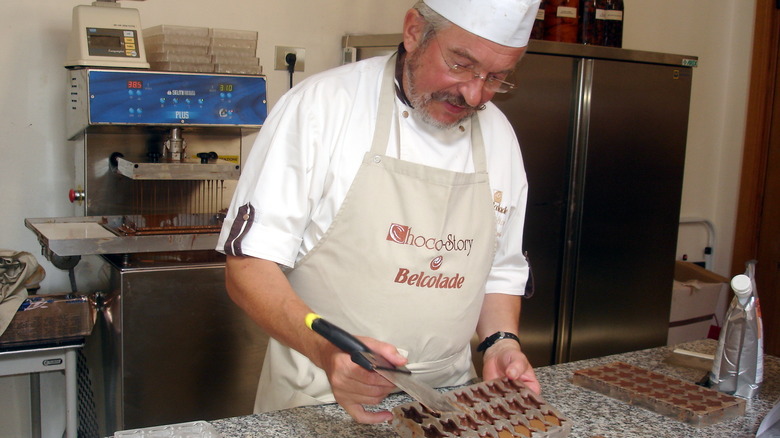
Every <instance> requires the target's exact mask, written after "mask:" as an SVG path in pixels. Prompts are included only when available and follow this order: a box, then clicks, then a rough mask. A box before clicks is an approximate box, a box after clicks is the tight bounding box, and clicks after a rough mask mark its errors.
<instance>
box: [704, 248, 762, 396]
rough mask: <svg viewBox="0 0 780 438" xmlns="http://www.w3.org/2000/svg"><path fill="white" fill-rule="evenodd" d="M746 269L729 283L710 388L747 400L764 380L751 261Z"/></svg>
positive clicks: (757, 306)
mask: <svg viewBox="0 0 780 438" xmlns="http://www.w3.org/2000/svg"><path fill="white" fill-rule="evenodd" d="M747 266H748V267H747V271H746V272H745V274H740V275H736V276H734V278H733V279H732V280H731V289H732V290H733V291H734V298H733V299H732V301H731V305H729V309H728V312H727V313H726V321H725V323H724V325H723V329H722V330H721V332H720V338H719V339H718V348H717V350H716V352H715V358H714V360H713V362H712V371H711V372H710V386H711V387H712V388H715V389H717V390H718V391H721V392H724V393H726V394H732V395H736V396H739V397H744V398H751V397H753V396H755V395H757V394H758V389H759V387H760V386H761V382H762V380H763V377H764V376H763V374H764V345H763V328H762V325H761V306H760V305H759V301H758V295H757V294H756V282H755V275H754V274H755V261H751V262H748V264H747Z"/></svg>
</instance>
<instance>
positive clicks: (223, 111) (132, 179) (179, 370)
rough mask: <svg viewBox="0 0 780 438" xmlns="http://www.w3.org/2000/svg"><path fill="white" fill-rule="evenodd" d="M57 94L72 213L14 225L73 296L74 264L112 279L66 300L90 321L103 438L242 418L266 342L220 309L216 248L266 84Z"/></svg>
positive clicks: (93, 71)
mask: <svg viewBox="0 0 780 438" xmlns="http://www.w3.org/2000/svg"><path fill="white" fill-rule="evenodd" d="M67 92H68V96H67V100H68V102H67V104H68V106H67V134H68V138H69V140H71V143H72V144H74V145H75V148H76V186H75V187H73V188H72V189H71V191H70V193H69V197H70V200H71V202H73V203H74V205H76V208H77V209H78V211H77V213H76V216H74V217H62V218H37V219H36V218H28V219H26V220H25V224H26V226H27V227H28V228H29V229H30V230H32V231H33V232H34V233H35V234H36V235H37V237H38V240H39V242H40V243H41V246H42V248H43V254H44V256H45V257H46V258H47V259H49V260H50V261H52V263H53V264H54V265H55V266H57V267H58V268H60V269H67V270H69V272H70V275H71V286H72V288H73V289H74V292H76V289H77V287H76V284H77V281H76V280H77V279H76V278H75V274H74V269H73V268H74V266H75V265H76V264H77V263H78V262H79V260H80V259H81V257H82V256H97V258H99V259H100V260H101V262H102V263H105V265H104V266H105V267H106V270H107V271H108V272H110V275H109V276H108V277H109V280H108V281H107V283H108V284H107V285H106V286H105V290H99V291H94V290H87V291H78V292H79V293H90V294H92V293H94V294H95V296H96V297H97V299H96V301H97V302H98V308H99V309H100V312H99V318H98V321H97V323H96V326H95V330H93V333H92V335H91V336H90V337H89V338H88V339H87V343H86V346H85V352H86V355H87V359H88V362H89V364H90V370H91V372H92V374H93V376H94V377H93V380H94V381H95V383H94V386H95V399H96V402H97V403H96V404H97V415H96V416H97V418H98V420H97V421H98V423H99V424H100V426H101V432H102V435H103V436H105V435H111V434H113V433H114V432H115V431H117V430H125V429H130V428H140V427H148V426H154V425H160V424H173V423H179V422H187V421H194V420H212V419H217V418H226V417H231V416H237V415H246V414H249V413H251V412H252V407H253V402H254V396H255V388H256V385H257V379H258V376H259V373H260V368H261V365H262V359H263V357H262V356H263V355H264V353H265V343H266V342H267V336H266V335H265V334H264V333H262V332H261V330H260V329H259V328H257V326H256V325H255V324H253V323H252V321H251V320H249V318H248V317H246V315H244V314H243V312H242V311H241V310H240V309H238V307H237V306H235V305H234V304H233V303H232V302H231V301H230V299H229V297H228V296H227V293H226V291H225V286H224V257H223V256H222V255H221V254H219V253H217V252H216V251H214V247H215V246H216V241H217V237H218V233H219V230H220V227H221V220H222V218H223V217H224V213H225V211H226V208H227V206H228V205H229V203H230V200H231V197H232V194H233V191H234V189H235V185H236V182H237V179H238V177H239V175H240V170H241V154H242V147H245V146H247V145H246V143H249V142H250V141H251V139H252V138H253V137H254V136H255V135H256V134H257V132H258V130H259V129H260V127H261V125H262V124H263V122H264V120H265V117H266V113H267V106H266V105H267V104H266V82H265V77H264V76H251V75H227V74H212V73H203V74H201V73H173V72H160V71H148V70H124V69H99V68H79V69H72V70H69V71H68V87H67ZM79 282H80V280H79Z"/></svg>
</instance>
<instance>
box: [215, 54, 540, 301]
mask: <svg viewBox="0 0 780 438" xmlns="http://www.w3.org/2000/svg"><path fill="white" fill-rule="evenodd" d="M387 59H388V57H386V56H383V57H376V58H371V59H368V60H365V61H360V62H357V63H353V64H347V65H344V66H341V67H338V68H335V69H332V70H328V71H326V72H323V73H319V74H316V75H313V76H311V77H309V78H307V79H306V80H304V81H303V82H301V83H300V84H299V85H298V86H296V87H295V88H293V89H292V90H291V91H290V92H288V93H287V94H285V95H284V96H283V97H282V98H281V99H280V101H279V102H278V103H277V105H276V106H274V108H273V109H272V111H271V113H270V114H269V116H268V118H267V120H266V123H265V125H264V126H263V128H261V130H260V133H259V134H258V138H257V141H256V142H255V145H254V147H253V149H252V151H251V152H250V155H249V158H248V160H247V162H246V163H244V164H243V165H242V175H241V180H240V181H239V183H238V186H237V188H236V192H235V195H234V197H233V200H232V202H231V206H230V209H229V211H228V213H227V217H226V218H225V224H224V226H223V228H222V233H221V235H220V239H219V241H218V244H217V250H219V251H223V248H224V244H225V242H226V240H227V237H228V233H229V231H230V229H231V227H232V225H233V218H234V217H235V215H236V212H237V211H238V208H239V207H240V206H242V205H244V204H247V203H251V205H252V206H253V208H254V209H255V211H256V215H255V223H253V224H252V227H251V229H250V230H249V231H248V232H247V233H246V234H245V235H244V236H243V237H242V241H241V249H242V254H243V255H247V256H253V257H258V258H262V259H266V260H271V261H274V262H276V263H279V264H281V265H283V266H286V267H293V266H295V263H296V261H298V260H300V259H301V258H302V257H303V256H304V255H306V254H307V253H308V251H309V250H311V248H313V247H314V245H315V244H316V243H317V242H318V241H319V239H320V238H321V237H322V236H323V234H324V233H325V232H326V231H327V229H328V227H329V226H330V223H331V222H332V220H333V217H334V215H335V214H336V212H337V211H338V210H339V207H340V206H341V202H342V201H343V200H344V197H345V196H346V192H347V190H348V189H349V187H350V185H351V184H352V180H353V179H354V176H355V174H356V172H357V170H358V168H359V166H360V163H361V160H362V158H363V155H364V154H365V152H366V151H367V150H368V148H369V147H370V144H371V138H372V135H373V130H374V126H375V123H376V113H377V102H378V99H379V85H380V82H381V73H382V71H383V68H384V65H385V62H386V61H387ZM395 104H396V106H397V107H398V114H404V112H407V114H408V111H409V108H407V107H405V106H404V105H403V104H402V103H401V102H400V100H399V99H395ZM479 118H480V124H481V125H482V132H483V135H484V142H485V149H486V155H487V161H488V166H487V167H488V173H489V175H490V186H491V189H492V191H493V193H494V201H495V202H494V207H495V210H496V219H497V230H496V231H497V233H498V247H497V251H496V256H495V259H494V261H493V269H492V270H491V272H490V275H489V277H488V281H487V284H486V293H506V294H514V295H522V294H523V293H524V290H525V282H526V279H527V277H528V264H527V263H526V260H525V257H524V256H523V254H522V233H523V224H524V220H525V209H526V197H527V189H528V187H527V180H526V174H525V169H524V167H523V162H522V157H521V155H520V148H519V144H518V142H517V139H516V137H515V134H514V130H513V129H512V127H511V125H510V123H509V122H508V121H507V119H506V117H504V115H503V114H502V113H501V112H500V110H498V108H497V107H496V106H495V105H493V104H491V103H488V104H487V108H486V109H485V110H484V111H481V112H480V113H479ZM394 122H395V123H400V129H399V130H396V129H395V127H394V128H393V129H392V130H391V132H392V133H393V134H391V138H390V141H389V143H388V144H389V145H397V144H399V141H398V139H397V138H396V135H395V132H397V131H400V136H401V137H402V141H403V144H404V145H405V148H404V153H403V155H402V156H400V157H399V156H398V151H397V150H395V149H397V148H396V147H395V146H391V147H389V148H388V150H387V155H388V156H391V157H394V158H400V159H403V160H407V161H412V162H416V163H420V164H425V165H428V166H432V167H440V168H444V169H447V170H453V171H459V172H471V171H473V166H472V157H471V144H470V139H469V138H470V123H465V124H464V125H463V128H464V129H463V130H461V129H459V128H457V127H456V128H454V129H452V130H448V131H441V130H438V129H435V128H432V127H429V126H427V125H424V124H422V123H420V122H418V121H417V120H415V119H414V118H413V117H404V116H402V115H401V116H400V117H398V118H397V119H396V120H395V121H394ZM377 204H378V205H381V200H377Z"/></svg>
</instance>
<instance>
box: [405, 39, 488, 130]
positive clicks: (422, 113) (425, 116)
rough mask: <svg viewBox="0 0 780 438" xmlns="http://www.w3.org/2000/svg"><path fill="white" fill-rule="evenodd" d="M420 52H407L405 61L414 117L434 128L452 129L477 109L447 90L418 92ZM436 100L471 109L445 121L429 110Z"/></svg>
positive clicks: (407, 93) (408, 91) (408, 92)
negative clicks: (451, 120)
mask: <svg viewBox="0 0 780 438" xmlns="http://www.w3.org/2000/svg"><path fill="white" fill-rule="evenodd" d="M420 52H421V51H417V52H414V53H411V54H407V55H406V62H404V76H405V77H407V78H408V80H407V81H406V82H407V83H408V84H409V89H408V90H406V96H407V98H408V99H409V102H410V103H411V104H412V107H413V108H412V111H411V112H412V117H413V118H414V119H415V120H417V121H420V122H423V123H425V124H427V125H430V126H433V127H434V128H438V129H451V128H454V127H456V126H458V125H460V124H461V122H463V121H464V120H466V119H468V118H470V117H472V116H473V115H474V114H476V112H477V110H476V109H475V108H472V107H469V106H468V105H467V104H466V102H465V100H464V99H463V97H462V96H455V95H452V94H449V93H445V92H435V93H432V94H421V93H418V92H417V90H416V88H415V86H414V83H415V80H414V78H415V72H416V71H417V69H418V68H419V59H420V56H419V55H418V54H419V53H420ZM436 101H443V102H450V103H452V104H455V105H460V106H466V107H468V108H469V111H466V113H464V114H463V117H461V118H459V119H458V120H455V121H454V122H452V123H444V122H442V121H440V120H436V119H435V118H434V117H433V116H432V115H431V113H430V111H429V110H428V108H429V107H430V104H431V103H433V102H436Z"/></svg>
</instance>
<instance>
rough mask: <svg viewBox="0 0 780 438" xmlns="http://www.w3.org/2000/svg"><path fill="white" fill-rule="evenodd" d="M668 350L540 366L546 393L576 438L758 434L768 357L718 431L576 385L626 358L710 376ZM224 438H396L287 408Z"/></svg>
mask: <svg viewBox="0 0 780 438" xmlns="http://www.w3.org/2000/svg"><path fill="white" fill-rule="evenodd" d="M680 347H683V348H685V349H687V350H692V351H697V352H701V353H710V354H711V353H713V352H714V350H715V347H716V342H715V341H711V340H704V341H696V342H692V343H686V344H683V345H681V346H680ZM671 351H672V349H671V348H669V347H659V348H653V349H649V350H641V351H637V352H632V353H624V354H617V355H612V356H606V357H602V358H597V359H589V360H583V361H577V362H570V363H565V364H559V365H554V366H548V367H540V368H537V369H536V374H537V376H538V378H539V381H540V383H541V384H542V396H543V397H544V398H545V400H546V401H547V402H548V403H549V404H551V405H552V406H555V407H556V408H557V409H558V410H560V411H561V413H563V414H564V415H565V416H567V417H568V418H569V419H570V420H571V421H572V431H571V435H570V436H571V437H572V438H591V437H598V436H603V437H606V438H632V437H654V438H667V437H668V438H672V437H675V438H677V437H685V438H699V437H701V438H704V437H706V438H741V437H754V436H755V434H756V431H757V430H758V426H759V424H760V423H761V420H762V419H763V418H764V415H766V413H767V412H768V411H769V410H770V409H771V408H772V406H773V405H774V404H775V403H776V402H777V401H778V399H779V398H780V358H777V357H770V356H767V357H766V358H765V360H764V383H763V385H762V387H761V391H760V394H759V396H758V397H757V398H754V399H752V400H749V401H748V402H747V411H746V414H745V415H744V416H743V417H740V418H735V419H733V420H728V421H724V422H721V423H718V424H715V425H712V426H706V427H699V428H697V427H693V426H690V425H688V424H685V423H681V422H678V421H676V420H673V419H670V418H668V417H664V416H662V415H660V414H656V413H653V412H650V411H648V410H646V409H644V408H641V407H638V406H633V405H629V404H626V403H624V402H621V401H618V400H616V399H613V398H610V397H607V396H605V395H602V394H600V393H597V392H594V391H591V390H588V389H585V388H582V387H579V386H576V385H574V384H572V383H571V379H572V373H573V372H574V371H575V370H578V369H582V368H588V367H593V366H598V365H602V364H606V363H610V362H614V361H617V360H619V361H623V362H626V363H629V364H632V365H636V366H639V367H642V368H645V369H649V370H652V371H655V372H658V373H662V374H666V375H669V376H672V377H676V378H679V379H682V380H685V381H690V382H695V381H698V380H699V379H701V378H702V376H703V375H704V373H705V372H704V371H701V370H696V369H692V368H685V367H680V366H675V365H670V364H669V363H667V362H666V359H667V358H668V357H669V356H670V355H671ZM409 401H411V400H410V399H409V398H408V397H407V396H406V395H405V394H396V395H392V396H390V397H388V398H387V399H386V400H385V401H384V402H383V403H382V405H380V406H379V407H378V408H381V409H390V408H392V407H393V406H396V405H398V404H401V403H406V402H409ZM211 424H212V425H214V427H215V428H216V429H217V430H218V431H219V432H220V433H221V434H222V435H223V436H224V437H225V438H254V437H280V438H281V437H300V438H308V437H311V438H315V437H317V438H320V437H324V438H330V437H333V438H336V437H337V438H345V437H367V438H385V437H387V438H396V437H397V435H396V433H395V432H394V431H393V429H392V427H391V426H390V425H389V424H378V425H362V424H357V423H355V422H354V421H353V420H352V419H351V418H350V417H349V416H348V415H347V414H346V412H344V410H343V409H341V408H340V407H339V406H338V405H323V406H313V407H302V408H295V409H288V410H284V411H278V412H270V413H266V414H261V415H247V416H244V417H236V418H227V419H223V420H217V421H212V422H211Z"/></svg>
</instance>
